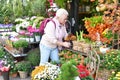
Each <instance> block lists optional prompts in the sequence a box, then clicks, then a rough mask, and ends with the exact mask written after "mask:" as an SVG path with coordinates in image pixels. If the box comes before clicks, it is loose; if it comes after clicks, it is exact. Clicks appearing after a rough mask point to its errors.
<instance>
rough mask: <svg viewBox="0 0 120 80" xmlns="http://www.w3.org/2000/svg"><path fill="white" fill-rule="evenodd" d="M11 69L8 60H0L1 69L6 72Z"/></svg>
mask: <svg viewBox="0 0 120 80" xmlns="http://www.w3.org/2000/svg"><path fill="white" fill-rule="evenodd" d="M9 69H10V64H9V65H7V61H5V60H0V71H2V72H5V71H9Z"/></svg>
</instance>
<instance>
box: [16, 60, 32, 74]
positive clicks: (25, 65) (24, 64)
mask: <svg viewBox="0 0 120 80" xmlns="http://www.w3.org/2000/svg"><path fill="white" fill-rule="evenodd" d="M16 68H17V70H18V71H27V72H29V71H31V68H32V67H31V63H30V62H29V61H20V62H18V63H16Z"/></svg>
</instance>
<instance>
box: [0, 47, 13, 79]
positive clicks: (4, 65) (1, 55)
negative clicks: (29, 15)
mask: <svg viewBox="0 0 120 80" xmlns="http://www.w3.org/2000/svg"><path fill="white" fill-rule="evenodd" d="M13 65H14V59H13V57H12V56H11V55H10V54H9V53H7V52H5V51H4V49H3V48H2V47H1V48H0V73H1V74H2V76H3V78H4V79H5V80H9V71H10V70H11V69H12V68H13Z"/></svg>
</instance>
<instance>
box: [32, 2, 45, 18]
mask: <svg viewBox="0 0 120 80" xmlns="http://www.w3.org/2000/svg"><path fill="white" fill-rule="evenodd" d="M31 6H32V7H31V10H32V12H33V14H34V15H37V16H45V15H46V0H35V1H33V2H32V5H31Z"/></svg>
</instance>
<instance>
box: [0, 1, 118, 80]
mask: <svg viewBox="0 0 120 80" xmlns="http://www.w3.org/2000/svg"><path fill="white" fill-rule="evenodd" d="M7 1H8V2H6V1H3V0H1V1H0V2H1V3H0V5H1V6H3V5H2V3H5V4H4V8H2V9H1V11H0V14H2V15H1V19H0V73H2V75H3V73H4V72H6V73H8V74H11V73H13V72H15V73H18V71H19V69H23V68H24V70H28V71H29V72H28V74H29V76H30V79H31V80H120V69H119V67H120V66H119V65H120V63H119V62H120V50H119V49H120V34H119V32H120V3H119V1H118V0H80V1H79V0H75V1H74V0H22V1H21V0H7ZM12 1H13V2H12ZM14 1H15V2H14ZM46 1H48V2H46ZM77 1H79V2H80V5H79V9H80V10H76V8H77V7H76V6H77V5H78V3H76V5H74V4H75V2H77ZM40 2H41V3H40ZM42 2H43V3H42ZM63 3H64V4H63ZM7 4H9V5H7ZM6 5H7V6H6ZM13 5H14V8H12V6H13ZM71 5H72V6H71ZM59 6H60V7H65V6H66V7H67V8H66V9H68V12H69V13H70V16H69V18H68V26H67V30H68V32H69V35H68V36H67V37H66V38H65V39H64V40H65V41H68V42H70V43H71V47H70V48H63V49H62V50H61V51H60V52H59V56H60V64H56V63H55V62H51V61H49V62H48V63H45V64H43V65H39V60H40V52H39V47H38V44H39V42H40V39H41V34H40V33H39V27H40V24H41V21H42V20H43V19H44V18H46V17H53V16H54V15H55V11H56V10H57V9H58V8H59ZM8 7H9V8H8ZM18 7H20V9H19V8H18ZM71 7H72V8H73V9H75V10H74V11H73V10H72V8H71ZM77 9H78V8H77ZM7 11H8V12H9V13H7ZM72 11H73V12H72ZM5 12H6V13H5ZM76 12H78V14H77V15H76ZM43 13H45V14H43ZM11 14H12V15H11ZM46 14H48V15H46ZM78 15H79V17H78ZM76 17H78V18H80V20H79V19H78V20H79V21H76V20H77V19H76ZM82 17H84V18H83V19H82ZM11 18H14V19H11ZM9 19H10V20H9ZM77 22H79V23H80V25H81V26H80V27H79V26H78V24H77ZM82 22H83V24H82ZM83 27H84V28H85V29H82V28H83ZM68 28H70V29H68ZM75 29H77V30H75ZM38 35H39V36H38ZM37 37H38V38H37ZM23 47H24V48H23ZM36 48H37V49H36ZM2 49H3V50H2ZM29 51H30V52H29ZM22 61H23V62H22ZM26 62H28V63H30V65H28V66H24V67H22V66H23V65H26V64H24V63H26ZM20 63H21V64H20ZM16 64H20V67H19V66H17V67H16ZM18 67H19V69H18ZM28 67H29V68H28ZM5 78H9V76H7V77H5ZM7 80H9V79H7Z"/></svg>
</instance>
